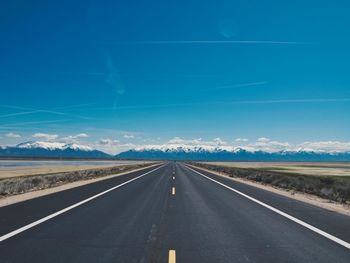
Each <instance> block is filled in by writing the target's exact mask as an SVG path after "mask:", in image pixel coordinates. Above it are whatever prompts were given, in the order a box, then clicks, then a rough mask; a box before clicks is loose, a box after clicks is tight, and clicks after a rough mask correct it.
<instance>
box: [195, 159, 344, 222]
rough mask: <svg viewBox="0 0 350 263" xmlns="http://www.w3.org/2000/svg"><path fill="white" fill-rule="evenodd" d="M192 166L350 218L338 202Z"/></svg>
mask: <svg viewBox="0 0 350 263" xmlns="http://www.w3.org/2000/svg"><path fill="white" fill-rule="evenodd" d="M190 166H192V167H194V168H197V169H200V170H203V171H208V172H211V173H213V174H216V175H219V176H222V177H225V178H228V179H230V180H232V181H236V182H239V183H244V184H248V185H251V186H254V187H258V188H261V189H264V190H267V191H270V192H273V193H276V194H279V195H283V196H286V197H289V198H292V199H295V200H298V201H301V202H305V203H308V204H312V205H314V206H318V207H321V208H324V209H327V210H330V211H333V212H337V213H341V214H344V215H348V216H350V205H349V204H341V203H336V202H333V201H330V200H327V199H323V198H321V197H318V196H314V195H310V194H306V193H301V192H296V191H287V190H285V189H281V188H277V187H273V186H270V185H265V184H261V183H258V182H253V181H250V180H247V179H243V178H232V177H229V176H227V175H225V174H224V173H219V172H216V171H212V170H208V169H204V168H201V167H197V166H193V165H190Z"/></svg>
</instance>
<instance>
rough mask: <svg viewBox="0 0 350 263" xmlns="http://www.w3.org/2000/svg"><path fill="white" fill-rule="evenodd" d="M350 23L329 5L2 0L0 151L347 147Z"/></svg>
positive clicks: (338, 5) (342, 4)
mask: <svg viewBox="0 0 350 263" xmlns="http://www.w3.org/2000/svg"><path fill="white" fill-rule="evenodd" d="M349 13H350V3H349V1H322V0H321V1H320V0H318V1H316V0H315V1H313V0H308V1H299V0H293V1H259V0H256V1H253V0H250V1H246V0H245V1H232V0H227V1H220V0H218V1H202V0H201V1H192V0H186V1H172V2H169V1H131V0H128V1H100V0H91V1H66V0H60V1H39V0H38V1H16V0H14V1H2V2H1V3H0V39H1V41H0V52H1V56H0V57H1V58H0V87H1V96H0V105H1V106H0V137H1V138H0V144H9V143H11V142H18V141H21V140H24V139H29V138H30V137H31V135H32V134H34V133H48V134H57V135H59V136H69V135H71V136H72V135H74V134H77V133H86V134H87V135H88V136H89V137H88V139H86V140H91V141H96V140H99V139H100V138H110V139H114V140H119V141H121V142H123V143H126V142H127V141H128V140H129V141H130V139H131V138H124V137H123V136H124V135H133V136H134V137H135V138H134V140H136V142H137V143H142V142H144V143H147V141H160V142H165V141H167V140H169V139H171V138H173V137H182V138H188V139H190V138H204V139H208V140H209V139H212V138H216V137H220V138H222V139H223V140H226V141H234V140H235V138H247V139H249V140H255V139H256V138H259V137H263V136H264V137H269V138H273V139H275V140H282V141H288V142H291V143H298V142H304V141H313V140H340V141H348V140H350V121H349V119H350V118H349V115H350V75H349V68H350V65H349V63H350V34H349V28H350V16H349ZM9 133H14V134H18V135H20V136H21V138H15V137H16V136H7V134H9Z"/></svg>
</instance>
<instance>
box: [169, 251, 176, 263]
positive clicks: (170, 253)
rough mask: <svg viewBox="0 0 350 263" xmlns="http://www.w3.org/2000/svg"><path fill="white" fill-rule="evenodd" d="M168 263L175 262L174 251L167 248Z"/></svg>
mask: <svg viewBox="0 0 350 263" xmlns="http://www.w3.org/2000/svg"><path fill="white" fill-rule="evenodd" d="M168 263H176V251H175V250H169V257H168Z"/></svg>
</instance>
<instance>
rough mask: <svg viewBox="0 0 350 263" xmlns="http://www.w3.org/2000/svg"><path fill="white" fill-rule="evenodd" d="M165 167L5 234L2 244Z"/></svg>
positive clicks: (1, 238)
mask: <svg viewBox="0 0 350 263" xmlns="http://www.w3.org/2000/svg"><path fill="white" fill-rule="evenodd" d="M164 165H165V164H164ZM164 165H162V166H159V167H157V168H155V169H153V170H151V171H148V172H147V173H144V174H142V175H139V176H137V177H135V178H132V179H130V180H128V181H126V182H124V183H121V184H119V185H117V186H114V187H112V188H109V189H107V190H105V191H103V192H101V193H99V194H96V195H94V196H91V197H89V198H87V199H85V200H83V201H80V202H78V203H76V204H74V205H71V206H68V207H66V208H64V209H62V210H59V211H57V212H55V213H53V214H51V215H48V216H46V217H44V218H41V219H39V220H37V221H35V222H33V223H30V224H28V225H25V226H23V227H21V228H18V229H16V230H14V231H12V232H10V233H7V234H5V235H3V236H0V242H2V241H4V240H6V239H8V238H10V237H13V236H15V235H18V234H19V233H21V232H23V231H26V230H28V229H30V228H32V227H35V226H37V225H39V224H41V223H43V222H45V221H47V220H50V219H52V218H54V217H56V216H59V215H61V214H63V213H65V212H67V211H69V210H72V209H73V208H76V207H78V206H81V205H82V204H85V203H87V202H89V201H91V200H93V199H96V198H97V197H100V196H102V195H104V194H107V193H109V192H111V191H113V190H115V189H117V188H119V187H121V186H123V185H126V184H128V183H131V182H132V181H135V180H137V179H140V178H142V177H144V176H145V175H147V174H150V173H152V172H154V171H156V170H158V169H160V168H161V167H163V166H164Z"/></svg>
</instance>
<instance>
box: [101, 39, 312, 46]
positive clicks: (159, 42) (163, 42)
mask: <svg viewBox="0 0 350 263" xmlns="http://www.w3.org/2000/svg"><path fill="white" fill-rule="evenodd" d="M102 44H107V45H108V44H109V45H174V44H175V45H191V44H210V45H212V44H219V45H222V44H226V45H227V44H264V45H271V44H272V45H300V44H313V43H310V42H298V41H279V40H147V41H111V42H102Z"/></svg>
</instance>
